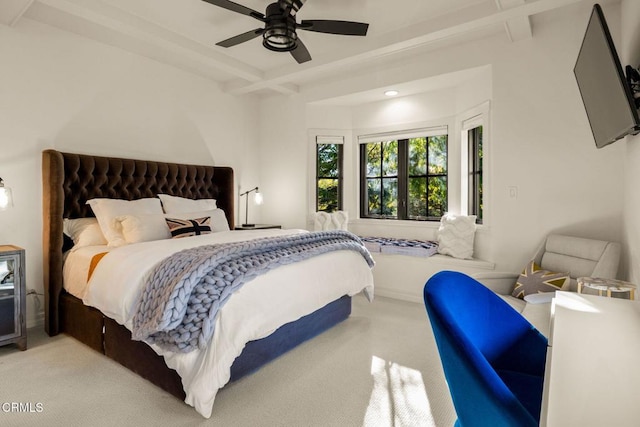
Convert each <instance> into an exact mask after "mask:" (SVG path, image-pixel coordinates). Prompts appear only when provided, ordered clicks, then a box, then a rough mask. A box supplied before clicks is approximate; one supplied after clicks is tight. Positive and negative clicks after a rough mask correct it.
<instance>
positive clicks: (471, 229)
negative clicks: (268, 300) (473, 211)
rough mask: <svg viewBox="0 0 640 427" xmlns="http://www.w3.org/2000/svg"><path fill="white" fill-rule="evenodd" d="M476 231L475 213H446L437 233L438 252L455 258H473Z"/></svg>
mask: <svg viewBox="0 0 640 427" xmlns="http://www.w3.org/2000/svg"><path fill="white" fill-rule="evenodd" d="M475 233H476V216H475V215H469V216H466V215H453V214H449V213H447V214H444V215H443V216H442V218H441V219H440V228H439V229H438V233H437V236H438V253H441V254H444V255H450V256H452V257H454V258H461V259H472V258H473V240H474V237H475Z"/></svg>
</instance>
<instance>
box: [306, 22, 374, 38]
mask: <svg viewBox="0 0 640 427" xmlns="http://www.w3.org/2000/svg"><path fill="white" fill-rule="evenodd" d="M298 28H299V29H301V30H307V31H316V32H318V33H328V34H341V35H345V36H366V35H367V30H368V29H369V24H365V23H362V22H351V21H334V20H326V19H309V20H303V21H302V22H300V24H298Z"/></svg>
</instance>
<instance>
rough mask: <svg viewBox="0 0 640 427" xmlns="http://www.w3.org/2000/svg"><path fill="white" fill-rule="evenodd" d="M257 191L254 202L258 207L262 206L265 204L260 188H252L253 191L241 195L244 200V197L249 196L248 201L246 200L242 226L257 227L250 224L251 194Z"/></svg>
mask: <svg viewBox="0 0 640 427" xmlns="http://www.w3.org/2000/svg"><path fill="white" fill-rule="evenodd" d="M253 191H255V192H256V194H255V195H254V196H253V201H254V202H255V204H256V205H261V204H262V202H263V199H262V194H261V193H260V191H259V190H258V187H256V188H252V189H251V190H248V191H245V192H244V193H241V194H240V197H241V198H242V196H247V198H246V200H245V208H244V215H245V216H244V224H242V226H243V227H255V224H249V193H251V192H253Z"/></svg>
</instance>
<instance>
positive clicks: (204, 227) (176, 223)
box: [166, 216, 211, 239]
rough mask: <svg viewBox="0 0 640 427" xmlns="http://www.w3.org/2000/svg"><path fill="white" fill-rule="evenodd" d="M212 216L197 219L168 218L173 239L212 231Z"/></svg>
mask: <svg viewBox="0 0 640 427" xmlns="http://www.w3.org/2000/svg"><path fill="white" fill-rule="evenodd" d="M210 220H211V217H208V216H205V217H204V218H196V219H177V218H166V221H167V225H168V226H169V231H170V232H171V238H172V239H178V238H180V237H190V236H199V235H201V234H209V233H211V224H210Z"/></svg>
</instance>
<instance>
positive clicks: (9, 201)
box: [0, 178, 13, 211]
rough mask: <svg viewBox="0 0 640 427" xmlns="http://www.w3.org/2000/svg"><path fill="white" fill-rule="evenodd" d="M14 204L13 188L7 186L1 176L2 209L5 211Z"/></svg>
mask: <svg viewBox="0 0 640 427" xmlns="http://www.w3.org/2000/svg"><path fill="white" fill-rule="evenodd" d="M12 206H13V196H12V195H11V188H9V187H5V186H4V182H3V181H2V178H0V211H4V210H7V209H9V208H10V207H12Z"/></svg>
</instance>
